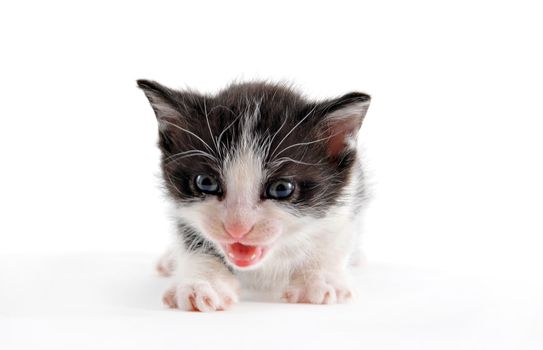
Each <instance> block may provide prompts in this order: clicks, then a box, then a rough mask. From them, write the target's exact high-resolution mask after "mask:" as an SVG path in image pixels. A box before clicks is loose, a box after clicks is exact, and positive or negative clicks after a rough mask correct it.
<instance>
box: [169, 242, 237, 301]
mask: <svg viewBox="0 0 543 350" xmlns="http://www.w3.org/2000/svg"><path fill="white" fill-rule="evenodd" d="M181 255H182V256H181V257H180V260H179V261H178V262H177V267H178V268H177V270H176V273H175V277H174V280H175V282H174V284H173V285H172V287H171V288H170V289H168V290H167V291H166V293H165V294H164V297H163V301H164V303H165V304H166V305H168V306H169V307H171V308H179V309H181V310H187V311H219V310H225V309H227V308H229V307H230V306H231V305H232V304H234V303H236V302H237V301H238V293H239V282H238V281H237V279H236V278H235V277H234V275H233V274H232V273H231V272H230V271H229V270H228V268H227V267H226V266H225V265H224V263H223V262H222V261H221V259H220V258H218V257H216V256H214V255H210V254H206V253H197V252H193V253H190V254H189V253H186V252H182V254H181Z"/></svg>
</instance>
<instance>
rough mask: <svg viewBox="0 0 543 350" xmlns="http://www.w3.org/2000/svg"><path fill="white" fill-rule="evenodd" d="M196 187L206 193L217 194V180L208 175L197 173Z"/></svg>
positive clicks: (218, 188) (218, 189)
mask: <svg viewBox="0 0 543 350" xmlns="http://www.w3.org/2000/svg"><path fill="white" fill-rule="evenodd" d="M195 182H196V187H197V188H198V189H199V190H200V191H202V192H203V193H207V194H218V193H219V191H220V187H219V182H218V181H217V180H216V179H215V178H214V177H213V176H210V175H198V176H196V179H195Z"/></svg>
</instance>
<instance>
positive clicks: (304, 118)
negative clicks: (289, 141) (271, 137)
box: [271, 105, 317, 157]
mask: <svg viewBox="0 0 543 350" xmlns="http://www.w3.org/2000/svg"><path fill="white" fill-rule="evenodd" d="M316 108H317V105H315V106H314V107H313V108H312V109H311V110H310V111H309V112H308V113H307V114H306V115H305V117H303V118H302V119H301V120H300V121H299V122H298V123H297V124H296V125H294V127H293V128H292V129H291V130H290V131H289V132H288V133H287V134H286V135H285V137H283V139H281V141H280V142H279V144H278V145H277V146H276V147H275V149H274V150H273V152H272V154H271V156H272V157H273V156H274V154H275V152H276V151H277V149H278V148H279V146H281V144H282V143H283V142H284V141H285V140H286V138H287V137H289V135H290V134H292V132H293V131H294V130H296V128H297V127H298V126H300V124H302V123H303V122H304V121H305V120H306V119H307V118H308V117H309V116H310V115H311V113H313V112H314V111H315V109H316Z"/></svg>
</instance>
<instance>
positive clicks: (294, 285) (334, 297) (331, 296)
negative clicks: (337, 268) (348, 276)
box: [282, 275, 353, 304]
mask: <svg viewBox="0 0 543 350" xmlns="http://www.w3.org/2000/svg"><path fill="white" fill-rule="evenodd" d="M352 298H353V292H352V290H351V288H350V287H349V285H348V283H347V282H346V281H345V280H344V279H342V278H326V277H324V276H323V275H312V276H304V277H303V278H299V279H294V280H292V281H291V283H290V284H289V285H288V286H287V288H286V289H285V291H284V292H283V295H282V299H283V300H285V301H286V302H289V303H309V304H336V303H346V302H348V301H350V300H351V299H352Z"/></svg>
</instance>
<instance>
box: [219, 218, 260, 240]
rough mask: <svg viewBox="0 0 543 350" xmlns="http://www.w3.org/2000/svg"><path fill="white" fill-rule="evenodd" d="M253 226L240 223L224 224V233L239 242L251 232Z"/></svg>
mask: <svg viewBox="0 0 543 350" xmlns="http://www.w3.org/2000/svg"><path fill="white" fill-rule="evenodd" d="M253 227H254V225H252V224H251V225H247V224H244V223H240V222H234V223H224V224H223V228H224V232H226V233H228V235H229V236H230V237H232V238H234V239H236V240H240V239H242V238H243V237H245V236H246V235H248V234H249V233H250V232H251V231H252V230H253Z"/></svg>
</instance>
